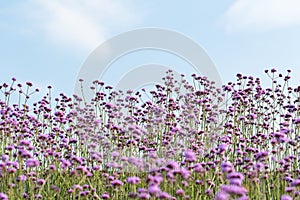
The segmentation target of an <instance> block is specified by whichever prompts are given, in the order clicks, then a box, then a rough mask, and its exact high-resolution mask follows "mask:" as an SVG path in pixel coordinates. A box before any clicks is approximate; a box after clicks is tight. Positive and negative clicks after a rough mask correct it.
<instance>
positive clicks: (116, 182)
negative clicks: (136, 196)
mask: <svg viewBox="0 0 300 200" xmlns="http://www.w3.org/2000/svg"><path fill="white" fill-rule="evenodd" d="M110 183H111V184H112V185H113V186H122V185H123V183H122V181H120V180H113V181H111V182H110Z"/></svg>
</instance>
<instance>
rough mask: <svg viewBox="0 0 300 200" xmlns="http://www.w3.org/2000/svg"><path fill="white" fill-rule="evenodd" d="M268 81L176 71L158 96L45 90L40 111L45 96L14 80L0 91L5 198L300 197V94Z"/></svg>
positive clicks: (100, 86)
mask: <svg viewBox="0 0 300 200" xmlns="http://www.w3.org/2000/svg"><path fill="white" fill-rule="evenodd" d="M265 73H266V76H268V77H269V78H270V84H269V87H267V88H264V87H263V86H262V85H261V81H260V79H259V78H255V77H252V76H244V75H242V74H237V76H236V80H235V81H234V82H229V83H227V84H226V85H224V86H222V88H216V86H215V84H214V82H211V81H210V80H208V79H207V78H206V77H202V76H197V75H195V74H193V75H192V78H193V83H189V82H188V81H187V80H186V79H185V76H184V75H182V76H181V78H182V79H181V80H175V79H174V76H173V72H172V71H171V70H169V71H167V72H166V75H165V77H164V78H163V81H164V84H163V85H156V89H155V90H152V91H146V90H144V89H142V90H140V91H138V92H133V91H130V90H129V91H126V92H122V91H114V90H113V88H112V87H110V86H107V85H105V84H104V83H103V82H101V81H94V82H93V86H92V87H91V88H90V89H91V90H93V91H94V94H95V96H94V98H93V99H92V100H91V101H89V100H87V99H85V98H84V88H82V94H81V95H79V94H78V95H73V96H72V97H68V96H66V95H65V94H63V93H61V94H60V96H58V97H53V96H51V86H49V87H48V90H49V92H48V93H47V94H46V95H45V96H44V97H43V98H42V99H40V100H39V101H37V102H36V103H33V104H32V105H31V104H29V103H28V101H29V99H30V98H31V97H32V95H34V93H35V92H38V89H34V86H33V84H32V83H30V82H27V83H25V84H23V85H22V83H17V80H16V79H15V78H13V79H12V82H11V83H3V84H2V85H0V90H1V91H2V93H1V96H0V117H1V118H0V199H115V200H123V199H174V200H175V199H178V200H180V199H182V200H188V199H190V200H194V199H196V200H198V199H199V200H209V199H215V200H230V199H238V200H247V199H251V200H252V199H254V200H262V199H266V200H277V199H278V200H279V199H281V200H290V199H300V176H299V174H300V167H299V162H300V157H299V153H300V149H299V148H300V144H299V141H300V134H299V132H300V86H299V87H296V88H292V87H290V85H289V81H290V79H291V76H290V73H291V71H290V70H287V72H285V74H281V73H279V72H277V71H276V69H271V70H266V71H265ZM80 81H81V82H83V81H84V80H80ZM143 96H144V97H143ZM145 96H146V97H147V98H145ZM142 97H143V98H142Z"/></svg>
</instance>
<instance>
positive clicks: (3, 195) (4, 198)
mask: <svg viewBox="0 0 300 200" xmlns="http://www.w3.org/2000/svg"><path fill="white" fill-rule="evenodd" d="M0 199H1V200H8V196H7V195H6V194H4V193H0Z"/></svg>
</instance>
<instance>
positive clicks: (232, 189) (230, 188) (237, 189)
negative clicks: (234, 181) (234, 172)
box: [221, 185, 248, 195]
mask: <svg viewBox="0 0 300 200" xmlns="http://www.w3.org/2000/svg"><path fill="white" fill-rule="evenodd" d="M221 189H222V190H223V191H224V192H226V193H229V194H237V195H246V193H247V192H248V191H247V189H246V188H244V187H241V186H237V185H222V186H221Z"/></svg>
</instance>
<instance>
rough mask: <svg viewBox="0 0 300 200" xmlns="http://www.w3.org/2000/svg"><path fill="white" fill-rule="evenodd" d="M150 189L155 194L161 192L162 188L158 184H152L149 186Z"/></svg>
mask: <svg viewBox="0 0 300 200" xmlns="http://www.w3.org/2000/svg"><path fill="white" fill-rule="evenodd" d="M148 191H149V193H150V194H152V195H154V194H157V193H159V192H160V188H159V187H158V185H155V184H152V185H150V186H149V188H148Z"/></svg>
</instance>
